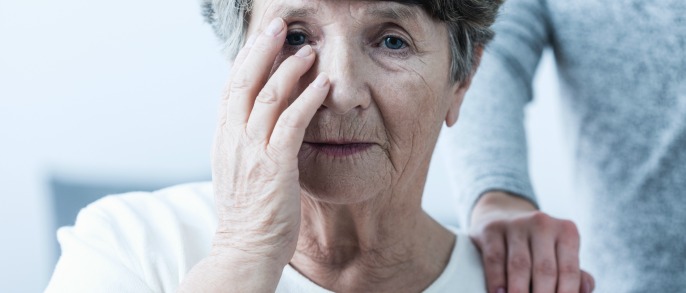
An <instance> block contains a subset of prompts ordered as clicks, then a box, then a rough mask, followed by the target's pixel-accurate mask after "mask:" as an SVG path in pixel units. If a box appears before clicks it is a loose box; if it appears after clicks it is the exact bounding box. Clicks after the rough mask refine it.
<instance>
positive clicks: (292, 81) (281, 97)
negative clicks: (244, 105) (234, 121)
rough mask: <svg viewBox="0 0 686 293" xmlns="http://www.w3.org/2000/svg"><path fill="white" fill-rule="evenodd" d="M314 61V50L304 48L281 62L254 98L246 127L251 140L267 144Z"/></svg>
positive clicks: (308, 47) (307, 47)
mask: <svg viewBox="0 0 686 293" xmlns="http://www.w3.org/2000/svg"><path fill="white" fill-rule="evenodd" d="M314 59H315V54H314V52H313V51H312V47H310V46H304V47H302V48H300V50H299V51H298V52H297V53H295V55H293V56H291V57H289V58H288V59H286V60H285V61H284V62H283V63H281V65H280V66H279V69H277V70H276V72H274V74H273V75H272V77H271V78H270V79H269V81H267V84H266V85H265V86H264V88H262V90H261V91H260V93H259V94H258V95H257V98H256V99H255V105H254V106H253V109H252V112H251V113H250V117H249V118H248V124H247V126H246V133H247V134H248V135H249V137H250V138H253V139H258V140H261V141H265V142H266V141H267V140H268V139H269V136H270V135H271V133H272V130H273V129H274V126H275V124H276V120H277V119H278V118H279V114H281V112H283V110H284V108H286V106H287V105H288V99H289V98H290V96H291V94H292V93H293V90H294V88H295V87H296V86H297V84H298V80H300V77H302V76H303V74H305V73H306V72H307V71H308V70H309V69H310V68H311V67H312V64H314Z"/></svg>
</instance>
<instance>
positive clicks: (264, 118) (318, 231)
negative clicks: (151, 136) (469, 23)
mask: <svg viewBox="0 0 686 293" xmlns="http://www.w3.org/2000/svg"><path fill="white" fill-rule="evenodd" d="M252 12H253V15H252V17H251V20H250V25H249V33H248V34H249V36H250V38H249V39H250V40H249V41H248V44H247V45H246V47H245V48H244V49H243V50H241V52H240V53H239V55H238V56H237V58H236V60H235V62H234V64H233V69H232V74H231V80H230V82H229V85H228V89H227V93H226V96H225V98H224V99H223V103H222V105H221V115H220V123H219V126H218V129H217V134H216V139H215V145H214V153H213V183H214V187H215V198H216V205H217V210H218V216H219V222H218V228H217V233H216V235H215V238H214V242H213V247H212V253H211V255H210V256H208V258H206V259H204V260H203V261H202V262H201V263H200V264H198V265H196V266H195V267H194V268H193V270H192V271H191V272H190V273H189V275H188V276H187V278H186V280H184V283H183V284H182V287H181V291H182V292H183V291H189V292H197V291H203V292H212V291H221V289H222V288H226V286H231V288H235V289H236V291H246V292H256V291H265V292H270V291H271V292H273V289H274V288H275V286H276V284H277V283H278V280H279V277H280V274H281V270H282V269H283V267H284V266H285V265H287V264H288V263H289V262H290V263H291V265H293V266H295V267H296V268H297V269H298V270H299V271H300V272H301V273H303V274H305V275H306V276H307V277H308V278H310V279H312V280H313V281H315V282H317V283H318V284H320V285H322V286H324V287H326V288H329V289H331V290H334V291H377V292H382V291H388V292H400V291H406V292H416V291H421V290H422V289H424V288H426V287H427V286H428V285H429V284H430V283H431V282H432V281H433V280H435V279H436V277H438V275H439V274H440V273H441V272H442V270H443V268H444V267H445V264H446V262H447V259H448V258H449V256H450V252H451V251H452V246H453V244H454V241H455V239H454V235H453V234H452V233H450V232H449V231H448V230H446V229H445V228H444V227H442V226H441V225H439V224H438V223H436V222H435V221H433V220H432V219H431V218H430V217H429V216H428V215H427V214H426V213H425V212H424V211H423V210H422V209H421V195H422V191H423V187H424V183H425V180H426V174H427V172H428V164H429V161H430V158H431V154H432V151H433V148H434V146H435V143H436V140H437V138H438V133H439V131H440V128H441V125H442V123H443V122H444V121H445V122H446V123H447V124H448V125H452V124H454V123H455V121H456V120H457V116H458V112H459V107H460V104H461V102H462V98H463V97H464V94H465V91H466V90H467V89H468V87H469V82H470V80H464V81H461V82H453V81H451V78H450V76H449V67H450V62H447V60H450V53H449V48H448V35H447V30H446V27H445V25H444V24H442V23H440V22H437V21H434V20H433V19H431V18H430V17H429V16H428V15H426V13H425V12H424V11H423V10H421V9H420V8H419V7H416V6H405V5H401V4H398V3H394V2H382V1H380V2H366V1H304V0H302V1H286V0H264V1H255V6H254V9H253V10H252ZM394 16H399V17H394ZM274 18H276V19H275V20H274V21H272V20H273V19H274ZM300 37H304V39H303V38H300ZM389 37H390V38H392V39H391V40H390V41H389V39H388V38H389ZM284 40H286V42H284ZM294 40H298V41H303V40H304V42H293V41H294ZM398 40H400V41H398ZM294 43H298V44H294ZM398 44H401V46H396V45H398ZM477 51H479V52H480V50H477ZM296 52H297V53H296ZM351 142H355V143H364V144H365V149H364V150H362V151H359V152H355V153H351V154H346V155H340V156H338V155H331V153H327V152H324V151H322V150H321V149H320V148H319V147H320V146H321V145H322V144H323V145H327V147H328V146H330V145H337V144H341V143H346V144H349V143H351ZM378 276H390V277H384V278H383V280H380V279H378ZM236 286H239V287H236Z"/></svg>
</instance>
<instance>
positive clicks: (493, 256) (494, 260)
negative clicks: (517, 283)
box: [484, 250, 505, 265]
mask: <svg viewBox="0 0 686 293" xmlns="http://www.w3.org/2000/svg"><path fill="white" fill-rule="evenodd" d="M484 262H485V263H486V264H488V265H504V263H505V252H503V251H501V250H491V251H487V252H485V253H484Z"/></svg>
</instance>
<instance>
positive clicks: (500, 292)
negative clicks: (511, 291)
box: [495, 288, 505, 293]
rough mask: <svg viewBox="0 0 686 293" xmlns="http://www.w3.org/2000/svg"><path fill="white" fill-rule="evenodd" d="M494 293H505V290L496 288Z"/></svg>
mask: <svg viewBox="0 0 686 293" xmlns="http://www.w3.org/2000/svg"><path fill="white" fill-rule="evenodd" d="M495 292H496V293H505V288H498V290H496V291H495Z"/></svg>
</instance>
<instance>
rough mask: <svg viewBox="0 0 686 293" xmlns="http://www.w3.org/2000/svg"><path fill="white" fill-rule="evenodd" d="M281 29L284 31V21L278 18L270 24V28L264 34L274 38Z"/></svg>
mask: <svg viewBox="0 0 686 293" xmlns="http://www.w3.org/2000/svg"><path fill="white" fill-rule="evenodd" d="M281 29H283V20H281V18H276V19H274V20H272V22H270V23H269V26H267V29H266V30H265V31H264V33H265V34H267V35H269V36H272V37H273V36H276V35H277V34H278V33H279V32H280V31H281Z"/></svg>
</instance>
